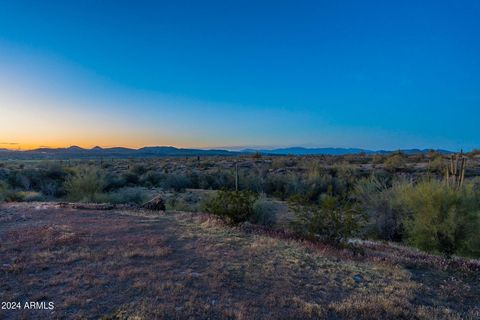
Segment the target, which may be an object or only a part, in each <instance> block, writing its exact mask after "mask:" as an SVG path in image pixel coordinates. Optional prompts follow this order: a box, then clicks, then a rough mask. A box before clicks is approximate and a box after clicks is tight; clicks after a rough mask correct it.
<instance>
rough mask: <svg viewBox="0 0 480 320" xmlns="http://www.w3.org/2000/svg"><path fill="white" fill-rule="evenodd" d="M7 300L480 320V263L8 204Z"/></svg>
mask: <svg viewBox="0 0 480 320" xmlns="http://www.w3.org/2000/svg"><path fill="white" fill-rule="evenodd" d="M0 301H1V302H20V303H21V307H22V308H21V310H2V309H0V319H49V318H53V319H84V318H88V319H99V318H102V317H103V318H104V319H111V318H113V319H117V318H118V319H127V318H128V319H322V318H328V319H389V318H390V319H394V318H395V319H397V318H403V319H479V318H480V262H478V261H467V260H462V259H457V260H453V261H452V260H445V259H443V258H441V257H435V256H430V255H427V254H423V253H420V252H417V251H414V250H411V249H407V248H403V247H399V246H392V245H388V244H375V243H363V244H362V249H361V250H353V251H352V250H351V249H337V248H332V247H329V246H325V245H318V244H312V243H308V242H304V241H300V240H295V239H291V238H289V237H288V236H286V235H282V234H281V233H279V232H268V231H262V230H257V229H255V228H254V227H251V228H248V227H243V228H231V227H227V226H224V225H222V224H221V223H219V222H218V221H216V220H215V219H213V218H211V217H209V216H208V215H204V214H190V213H183V212H167V213H166V214H160V213H159V214H153V213H148V212H143V211H136V210H127V209H123V210H122V209H118V210H117V209H116V210H104V211H101V210H87V209H73V208H69V207H61V206H59V205H55V204H40V203H33V204H3V205H2V206H0ZM32 301H33V302H45V306H47V307H48V302H53V304H54V309H52V310H51V309H47V310H38V309H25V308H24V304H25V302H32Z"/></svg>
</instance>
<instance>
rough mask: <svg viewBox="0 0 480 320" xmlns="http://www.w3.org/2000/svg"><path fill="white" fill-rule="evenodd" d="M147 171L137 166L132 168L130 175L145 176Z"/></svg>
mask: <svg viewBox="0 0 480 320" xmlns="http://www.w3.org/2000/svg"><path fill="white" fill-rule="evenodd" d="M147 171H148V169H147V168H146V167H145V165H143V164H137V165H135V166H133V168H132V173H133V174H135V175H137V176H141V175H142V174H145V173H146V172H147Z"/></svg>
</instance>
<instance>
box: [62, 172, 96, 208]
mask: <svg viewBox="0 0 480 320" xmlns="http://www.w3.org/2000/svg"><path fill="white" fill-rule="evenodd" d="M105 185H106V181H105V176H104V174H103V173H102V172H100V171H98V170H96V169H92V168H81V169H80V170H79V171H78V172H77V173H76V174H75V175H73V176H72V177H70V178H69V179H68V180H67V181H66V182H65V189H66V190H67V193H68V196H69V198H70V199H71V200H74V201H86V202H94V201H95V200H96V198H97V197H98V196H99V195H100V194H102V193H103V191H104V189H105Z"/></svg>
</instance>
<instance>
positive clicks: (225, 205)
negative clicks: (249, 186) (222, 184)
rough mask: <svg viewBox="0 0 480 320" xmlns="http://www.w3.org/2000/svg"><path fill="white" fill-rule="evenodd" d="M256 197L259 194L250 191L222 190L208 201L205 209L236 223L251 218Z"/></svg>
mask: <svg viewBox="0 0 480 320" xmlns="http://www.w3.org/2000/svg"><path fill="white" fill-rule="evenodd" d="M256 199H257V196H256V195H255V194H254V193H253V192H250V191H228V190H221V191H219V192H218V193H217V194H216V195H215V196H214V197H212V198H211V199H210V200H209V201H207V203H206V205H205V209H206V211H207V212H208V213H211V214H214V215H216V216H219V217H220V218H221V219H223V220H225V221H226V222H228V223H230V224H234V225H235V224H239V223H242V222H245V221H248V220H249V219H250V217H251V216H252V215H253V213H254V211H253V205H254V203H255V200H256Z"/></svg>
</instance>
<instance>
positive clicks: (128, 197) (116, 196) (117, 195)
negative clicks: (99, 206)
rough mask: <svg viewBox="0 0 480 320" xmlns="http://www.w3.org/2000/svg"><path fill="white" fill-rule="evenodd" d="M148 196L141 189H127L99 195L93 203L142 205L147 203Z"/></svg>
mask: <svg viewBox="0 0 480 320" xmlns="http://www.w3.org/2000/svg"><path fill="white" fill-rule="evenodd" d="M148 198H149V197H148V195H147V193H146V192H145V190H144V189H143V188H139V187H127V188H122V189H119V190H116V191H113V192H109V193H103V194H102V193H99V194H97V195H96V196H95V198H94V202H102V203H112V204H138V205H140V204H143V203H145V202H147V200H148Z"/></svg>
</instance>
